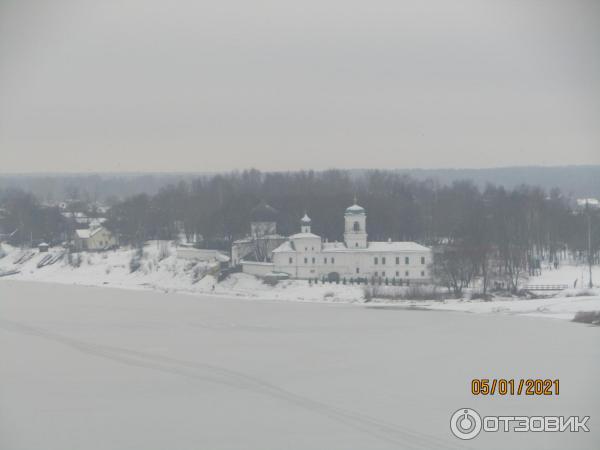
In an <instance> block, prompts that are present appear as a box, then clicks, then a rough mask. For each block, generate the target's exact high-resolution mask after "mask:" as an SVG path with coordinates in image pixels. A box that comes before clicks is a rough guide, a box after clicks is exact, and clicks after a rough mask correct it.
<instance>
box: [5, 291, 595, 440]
mask: <svg viewBox="0 0 600 450" xmlns="http://www.w3.org/2000/svg"><path fill="white" fill-rule="evenodd" d="M0 311H1V313H0V354H1V355H2V361H3V362H2V364H0V448H2V449H7V450H65V449H77V450H105V449H111V450H121V449H127V450H135V449H143V450H164V449H178V450H187V449H190V450H191V449H211V450H224V449H248V450H253V449H256V450H281V449H289V450H296V449H298V450H311V449H315V450H322V449H331V450H337V449H339V450H353V449H356V450H365V449H369V450H379V449H382V450H383V449H427V450H434V449H465V448H470V449H485V450H494V449H507V448H514V449H528V450H530V449H579V450H585V449H590V450H592V449H594V450H595V449H597V448H598V443H599V442H600V434H599V432H600V428H598V420H599V418H600V384H599V383H598V379H600V346H598V345H597V343H598V332H599V331H600V329H599V328H597V327H590V326H581V325H579V324H575V323H569V322H561V321H551V320H534V319H528V318H521V319H516V318H514V317H510V316H506V315H485V314H478V315H467V314H454V313H442V312H438V311H419V310H415V311H410V310H392V311H390V310H385V311H383V310H380V309H377V308H372V307H371V306H369V305H368V304H367V305H364V304H358V303H354V304H337V305H333V304H328V303H299V302H287V303H283V302H278V301H261V300H256V301H252V302H250V301H246V300H244V299H229V298H225V297H223V296H211V295H207V294H197V295H193V296H191V295H180V294H174V293H164V292H157V291H150V290H147V291H140V290H129V291H127V290H123V289H107V288H98V287H82V286H66V285H60V284H52V283H32V282H25V281H18V282H17V281H11V280H4V281H2V282H0ZM492 377H497V378H500V377H502V378H517V379H519V378H522V377H525V378H530V377H541V378H552V379H560V388H561V389H560V395H559V396H549V397H544V396H543V397H529V396H506V397H499V396H494V397H482V396H473V395H472V394H471V392H470V384H471V380H472V379H473V378H492ZM468 407H470V408H474V409H475V410H477V411H478V412H479V413H480V414H482V415H509V416H515V415H579V416H584V415H589V416H591V419H590V422H589V423H588V424H589V426H590V430H591V431H590V432H589V433H583V432H580V433H514V432H513V433H504V432H498V433H481V434H480V435H479V436H478V437H477V438H475V439H474V440H473V441H469V442H462V441H459V440H458V439H456V438H455V437H453V436H452V435H451V433H450V428H449V420H450V416H451V415H452V413H454V411H456V410H458V409H459V408H468Z"/></svg>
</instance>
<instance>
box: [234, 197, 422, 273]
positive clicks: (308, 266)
mask: <svg viewBox="0 0 600 450" xmlns="http://www.w3.org/2000/svg"><path fill="white" fill-rule="evenodd" d="M344 221H345V230H344V242H324V241H323V240H322V239H321V237H320V236H317V235H316V234H313V233H312V232H311V219H310V218H309V217H308V215H306V214H305V215H304V217H302V219H301V228H300V233H297V234H294V235H292V236H290V237H289V238H288V240H287V241H285V242H284V243H282V244H281V245H280V246H279V247H277V248H276V249H274V250H273V257H272V264H268V267H267V265H264V267H263V268H262V271H266V270H269V271H272V272H278V273H287V274H289V276H290V277H292V278H304V279H309V278H310V279H315V278H318V279H322V278H323V277H325V278H327V279H329V280H331V281H334V280H339V279H342V278H346V279H350V278H355V279H356V278H368V279H372V278H382V279H386V278H387V279H389V280H392V279H395V280H396V281H400V280H402V281H404V282H406V281H408V282H429V281H431V269H430V265H431V263H432V251H431V249H430V248H428V247H424V246H422V245H419V244H417V243H416V242H394V241H391V240H388V241H386V242H373V241H371V242H369V240H368V239H367V229H366V227H367V215H366V213H365V210H364V208H362V207H361V206H359V205H357V204H354V205H352V206H350V207H348V208H347V209H346V212H345V214H344ZM248 269H249V270H246V267H245V266H244V271H248V272H253V273H255V274H258V273H257V270H256V269H257V267H253V268H250V267H249V268H248Z"/></svg>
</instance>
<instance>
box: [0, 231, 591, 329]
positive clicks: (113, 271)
mask: <svg viewBox="0 0 600 450" xmlns="http://www.w3.org/2000/svg"><path fill="white" fill-rule="evenodd" d="M3 249H4V253H5V255H4V257H2V258H0V273H11V272H14V271H18V273H13V274H11V275H7V276H4V277H1V278H0V281H1V280H26V281H40V282H53V283H61V284H75V285H83V286H104V287H114V288H123V289H135V290H140V289H142V290H144V289H151V290H157V291H161V292H170V293H176V292H177V293H186V294H193V295H201V294H211V295H215V296H226V297H236V298H246V299H263V300H274V301H296V302H327V303H365V302H366V300H365V296H364V292H363V288H362V287H361V286H355V285H349V284H348V285H343V284H325V285H323V284H317V285H314V284H309V283H308V282H307V281H304V280H287V281H283V282H280V283H279V284H277V285H276V286H269V285H266V284H264V283H263V282H262V281H261V280H259V279H257V278H255V277H253V276H251V275H246V274H242V273H236V274H233V275H231V276H230V277H229V278H227V279H226V280H224V281H222V282H221V283H217V281H216V279H215V277H214V276H212V275H211V272H212V271H213V270H214V269H215V267H214V265H211V264H208V263H195V262H193V261H189V260H186V259H183V258H178V257H177V255H176V249H175V248H174V247H172V246H169V247H166V248H165V246H161V245H158V244H157V243H150V244H149V245H147V246H146V247H145V248H144V250H143V254H142V255H141V256H140V257H139V267H138V268H137V270H135V271H133V272H132V268H131V261H132V259H135V258H136V250H133V249H126V248H122V249H117V250H114V251H109V252H104V253H81V254H79V256H76V258H77V260H76V261H73V258H71V261H70V262H69V259H68V258H67V257H66V256H64V257H62V258H60V259H58V260H57V261H56V262H55V263H53V264H50V265H45V266H42V267H38V266H39V265H40V262H41V261H42V260H43V258H45V257H46V258H47V259H48V257H47V256H46V255H47V254H46V253H38V252H37V251H28V250H21V249H18V248H14V247H9V246H7V245H4V246H3ZM62 251H63V250H62V249H60V248H54V249H51V251H50V254H51V255H56V256H57V258H58V256H59V255H60V254H61V253H62ZM28 252H31V253H32V254H30V253H28ZM28 256H30V257H28ZM23 257H24V258H23ZM20 259H24V261H19V260H20ZM15 261H19V262H17V263H15ZM595 273H596V279H600V268H598V267H596V268H595ZM585 275H586V272H585V268H583V267H581V266H579V267H576V266H563V267H561V268H559V269H558V270H545V271H543V273H542V275H541V276H537V277H533V278H531V279H530V280H529V282H530V284H567V285H570V286H572V285H573V284H574V280H578V283H577V284H578V286H582V285H583V284H584V281H585ZM546 294H548V293H547V292H546ZM368 304H369V305H370V306H373V307H394V308H423V309H432V310H444V311H461V312H468V313H487V314H494V313H505V314H516V315H526V316H533V317H547V318H556V319H566V320H571V319H572V318H573V317H574V315H575V314H576V313H577V312H578V311H598V310H600V290H599V289H595V290H587V289H569V290H565V291H561V292H557V293H555V294H554V295H553V296H552V297H549V298H540V299H523V298H503V297H495V298H494V299H493V300H492V301H482V300H469V299H465V300H456V299H443V300H436V301H427V300H385V299H378V298H373V299H372V300H371V301H370V302H368Z"/></svg>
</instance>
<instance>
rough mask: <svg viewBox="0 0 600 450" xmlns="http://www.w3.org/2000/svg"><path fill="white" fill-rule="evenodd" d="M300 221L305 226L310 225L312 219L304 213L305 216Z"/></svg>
mask: <svg viewBox="0 0 600 450" xmlns="http://www.w3.org/2000/svg"><path fill="white" fill-rule="evenodd" d="M300 220H301V221H302V223H305V224H309V223H310V217H308V214H306V213H304V216H303V217H302V219H300Z"/></svg>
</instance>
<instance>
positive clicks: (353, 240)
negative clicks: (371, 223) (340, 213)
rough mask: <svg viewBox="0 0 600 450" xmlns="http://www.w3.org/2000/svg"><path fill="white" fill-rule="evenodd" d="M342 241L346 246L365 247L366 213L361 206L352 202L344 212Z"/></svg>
mask: <svg viewBox="0 0 600 450" xmlns="http://www.w3.org/2000/svg"><path fill="white" fill-rule="evenodd" d="M344 222H345V227H344V242H345V243H346V247H348V248H367V214H366V213H365V209H364V208H363V207H362V206H359V205H357V204H356V198H355V199H354V204H353V205H352V206H349V207H348V208H346V212H345V213H344Z"/></svg>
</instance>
